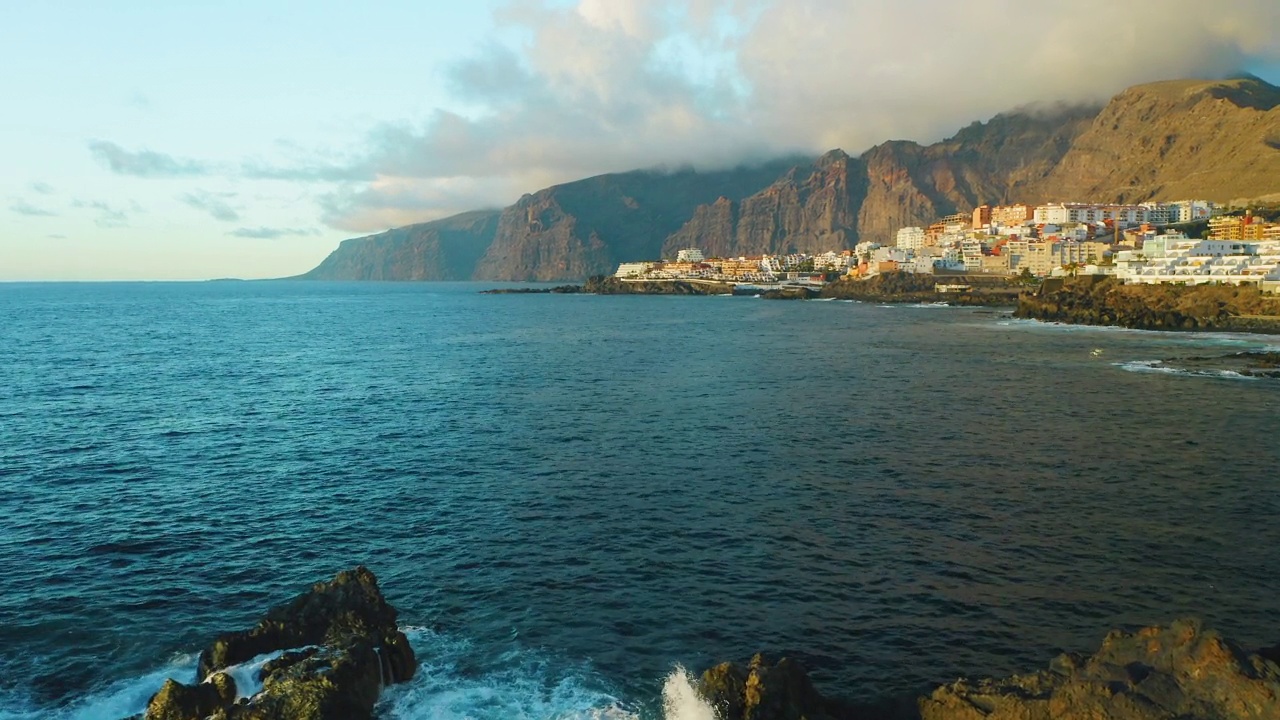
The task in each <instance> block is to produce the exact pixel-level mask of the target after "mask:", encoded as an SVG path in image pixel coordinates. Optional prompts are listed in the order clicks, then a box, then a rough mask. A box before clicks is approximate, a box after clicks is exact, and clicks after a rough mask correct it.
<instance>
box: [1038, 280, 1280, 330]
mask: <svg viewBox="0 0 1280 720" xmlns="http://www.w3.org/2000/svg"><path fill="white" fill-rule="evenodd" d="M1014 316H1015V317H1020V318H1028V319H1032V320H1042V321H1046V322H1060V323H1068V324H1072V325H1114V326H1119V327H1126V328H1133V329H1136V330H1217V331H1226V332H1250V333H1265V334H1280V296H1275V295H1271V296H1268V295H1265V294H1263V293H1262V291H1261V290H1259V289H1258V288H1257V287H1254V286H1235V285H1124V284H1121V283H1120V282H1118V281H1117V280H1115V279H1114V278H1103V277H1081V278H1068V279H1050V280H1046V281H1044V283H1043V284H1042V285H1041V286H1040V288H1039V290H1038V291H1037V292H1035V293H1028V294H1023V295H1022V296H1021V297H1019V298H1018V308H1017V310H1016V311H1015V312H1014Z"/></svg>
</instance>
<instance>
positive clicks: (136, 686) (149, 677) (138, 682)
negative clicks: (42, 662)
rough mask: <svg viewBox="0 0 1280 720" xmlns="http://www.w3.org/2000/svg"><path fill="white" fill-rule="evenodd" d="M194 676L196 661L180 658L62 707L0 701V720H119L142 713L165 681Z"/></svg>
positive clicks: (20, 700)
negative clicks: (42, 706) (39, 706)
mask: <svg viewBox="0 0 1280 720" xmlns="http://www.w3.org/2000/svg"><path fill="white" fill-rule="evenodd" d="M195 675H196V657H195V656H194V655H182V656H179V657H176V658H174V659H173V660H172V661H171V662H170V663H169V664H167V665H165V666H164V667H162V668H160V669H158V670H154V671H152V672H149V673H147V674H145V675H142V676H139V677H136V678H130V679H127V680H120V681H118V682H114V683H111V684H110V685H106V686H104V687H102V688H101V689H99V690H95V691H93V692H90V693H89V694H88V695H87V696H85V697H84V698H83V699H81V700H78V701H76V702H74V703H72V704H70V705H68V706H66V707H61V708H47V707H45V708H38V707H35V706H34V704H33V703H31V702H29V701H27V700H24V699H21V698H14V697H0V720H119V719H120V718H124V717H129V716H130V715H136V714H138V713H141V712H143V711H144V710H146V709H147V701H148V700H150V699H151V696H152V695H154V694H155V692H156V691H157V690H159V689H160V686H161V685H163V684H164V681H165V680H166V679H168V678H173V679H174V680H178V681H180V682H186V683H189V682H191V681H192V680H194V679H195Z"/></svg>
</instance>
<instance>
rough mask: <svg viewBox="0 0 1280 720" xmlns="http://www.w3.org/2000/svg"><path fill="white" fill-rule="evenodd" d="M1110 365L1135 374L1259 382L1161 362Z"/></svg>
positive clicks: (1253, 378) (1249, 378) (1228, 371)
mask: <svg viewBox="0 0 1280 720" xmlns="http://www.w3.org/2000/svg"><path fill="white" fill-rule="evenodd" d="M1111 364H1112V365H1114V366H1116V367H1118V368H1120V369H1121V370H1127V371H1129V372H1137V373H1161V374H1164V375H1181V376H1185V377H1205V378H1220V379H1224V380H1259V379H1260V378H1256V377H1253V376H1250V375H1241V374H1240V373H1238V372H1235V371H1234V370H1186V369H1183V368H1177V367H1169V366H1167V365H1164V364H1163V361H1162V360H1130V361H1127V362H1116V363H1111Z"/></svg>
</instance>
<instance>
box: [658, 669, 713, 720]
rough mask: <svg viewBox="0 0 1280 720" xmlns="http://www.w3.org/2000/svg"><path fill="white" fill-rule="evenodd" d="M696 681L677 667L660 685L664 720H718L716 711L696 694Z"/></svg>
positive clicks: (685, 671)
mask: <svg viewBox="0 0 1280 720" xmlns="http://www.w3.org/2000/svg"><path fill="white" fill-rule="evenodd" d="M696 683H697V681H696V680H694V678H693V676H692V675H690V674H689V672H688V671H687V670H685V669H684V668H683V667H681V666H679V665H677V666H676V667H675V669H674V670H672V671H671V674H669V675H667V680H666V682H665V683H663V685H662V715H663V719H664V720H719V718H717V717H716V711H715V709H714V708H712V707H711V704H710V703H708V702H707V701H706V700H705V699H703V697H702V696H701V695H699V694H698V689H697V684H696Z"/></svg>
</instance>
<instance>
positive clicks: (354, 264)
mask: <svg viewBox="0 0 1280 720" xmlns="http://www.w3.org/2000/svg"><path fill="white" fill-rule="evenodd" d="M500 216H501V212H500V211H498V210H480V211H476V212H469V213H463V214H461V215H454V216H453V217H449V218H445V219H443V220H435V221H433V222H428V223H421V224H418V225H406V226H405V227H402V228H396V229H394V230H388V231H386V232H383V233H378V234H377V235H369V236H367V237H360V238H352V239H350V240H343V241H342V244H341V245H339V246H338V249H337V250H334V251H333V252H332V253H331V254H330V255H329V257H327V258H325V259H324V262H322V263H320V265H318V266H317V267H316V268H315V269H313V270H311V272H308V273H306V274H305V275H300V276H298V279H301V280H468V279H470V278H471V276H472V275H473V274H474V273H475V268H476V263H477V262H479V261H480V258H481V256H483V255H484V251H485V248H487V247H489V245H490V244H491V243H492V242H493V238H494V234H495V233H496V232H497V229H498V219H499V217H500Z"/></svg>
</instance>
